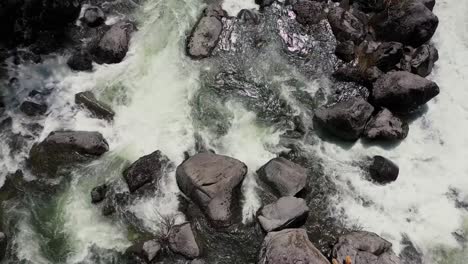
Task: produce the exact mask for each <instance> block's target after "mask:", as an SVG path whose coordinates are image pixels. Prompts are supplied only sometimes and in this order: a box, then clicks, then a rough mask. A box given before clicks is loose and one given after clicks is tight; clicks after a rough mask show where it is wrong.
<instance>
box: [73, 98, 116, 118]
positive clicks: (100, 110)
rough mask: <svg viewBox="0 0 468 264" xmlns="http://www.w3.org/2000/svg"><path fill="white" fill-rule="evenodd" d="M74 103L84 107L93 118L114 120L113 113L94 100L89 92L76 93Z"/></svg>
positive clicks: (108, 107) (107, 107)
mask: <svg viewBox="0 0 468 264" xmlns="http://www.w3.org/2000/svg"><path fill="white" fill-rule="evenodd" d="M75 103H76V104H79V105H82V106H84V107H85V108H86V109H88V110H89V111H90V112H91V113H92V114H93V115H94V116H95V117H97V118H102V119H106V120H113V119H114V115H115V113H114V111H113V110H112V109H111V108H110V106H108V105H107V104H105V103H103V102H101V101H99V100H97V99H96V97H95V96H94V94H93V93H92V92H91V91H86V92H81V93H77V94H76V95H75Z"/></svg>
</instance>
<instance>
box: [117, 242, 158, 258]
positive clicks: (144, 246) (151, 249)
mask: <svg viewBox="0 0 468 264" xmlns="http://www.w3.org/2000/svg"><path fill="white" fill-rule="evenodd" d="M160 251H161V245H160V244H159V242H158V241H157V240H156V239H150V240H144V241H140V242H137V243H135V244H134V245H132V246H131V247H129V248H128V249H127V250H126V251H125V256H126V257H127V260H128V261H136V262H137V263H138V261H141V262H142V263H152V261H153V260H154V259H156V257H157V256H158V254H159V252H160ZM131 263H134V262H131Z"/></svg>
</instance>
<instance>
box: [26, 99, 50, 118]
mask: <svg viewBox="0 0 468 264" xmlns="http://www.w3.org/2000/svg"><path fill="white" fill-rule="evenodd" d="M20 110H21V112H23V113H24V114H26V115H27V116H40V115H44V114H45V113H46V112H47V105H46V104H43V103H35V102H32V101H24V102H23V103H22V104H21V106H20Z"/></svg>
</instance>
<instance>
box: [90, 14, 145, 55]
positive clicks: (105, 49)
mask: <svg viewBox="0 0 468 264" xmlns="http://www.w3.org/2000/svg"><path fill="white" fill-rule="evenodd" d="M135 30H136V27H135V26H134V25H133V24H132V23H130V22H118V23H116V24H114V25H113V26H112V27H111V28H110V29H109V30H108V31H107V32H106V33H105V34H104V35H103V36H102V38H101V39H100V40H99V42H98V43H96V44H94V46H93V47H91V49H90V50H91V55H93V59H94V61H96V62H97V63H99V64H104V63H106V64H112V63H119V62H121V61H122V60H123V59H124V58H125V56H126V55H127V51H128V48H129V44H130V38H131V35H132V33H133V32H134V31H135Z"/></svg>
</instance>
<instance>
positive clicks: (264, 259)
mask: <svg viewBox="0 0 468 264" xmlns="http://www.w3.org/2000/svg"><path fill="white" fill-rule="evenodd" d="M258 263H259V264H298V263H311V264H312V263H313V264H330V262H329V261H328V260H327V259H326V258H325V257H324V256H323V255H322V253H320V251H319V250H318V249H317V248H316V247H315V246H314V245H313V244H312V242H310V240H309V238H308V237H307V232H306V231H305V230H304V229H284V230H282V231H278V232H270V233H268V235H267V236H266V237H265V239H264V241H263V244H262V247H261V250H260V256H259V261H258Z"/></svg>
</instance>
